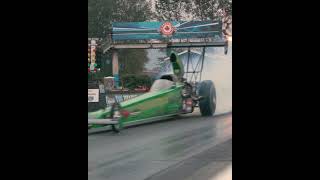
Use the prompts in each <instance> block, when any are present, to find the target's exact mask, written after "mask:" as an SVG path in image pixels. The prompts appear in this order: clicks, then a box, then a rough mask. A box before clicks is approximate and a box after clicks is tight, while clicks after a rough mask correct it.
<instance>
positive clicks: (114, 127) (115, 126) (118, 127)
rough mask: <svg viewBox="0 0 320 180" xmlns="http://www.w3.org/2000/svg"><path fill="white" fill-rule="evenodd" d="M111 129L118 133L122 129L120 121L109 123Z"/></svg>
mask: <svg viewBox="0 0 320 180" xmlns="http://www.w3.org/2000/svg"><path fill="white" fill-rule="evenodd" d="M111 129H112V131H113V132H115V133H119V132H120V130H121V129H122V124H121V123H120V122H119V123H117V124H112V125H111Z"/></svg>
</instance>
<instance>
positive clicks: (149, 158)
mask: <svg viewBox="0 0 320 180" xmlns="http://www.w3.org/2000/svg"><path fill="white" fill-rule="evenodd" d="M230 167H232V113H228V114H224V115H218V116H215V117H201V116H200V115H199V113H193V114H190V115H186V116H182V117H179V118H176V119H172V120H166V121H162V122H157V123H152V124H146V125H140V126H136V127H131V128H127V129H124V130H123V131H122V132H121V133H120V134H114V133H112V132H110V131H103V130H102V131H101V130H99V131H96V132H89V133H88V180H102V179H103V180H106V179H110V180H128V179H130V180H144V179H148V180H160V179H166V180H171V179H172V180H173V179H174V180H180V179H181V180H182V179H185V180H205V179H212V180H213V179H219V178H215V177H218V176H220V175H221V172H223V171H225V170H226V169H228V168H229V169H230ZM219 173H220V174H219ZM227 174H228V177H229V176H231V171H228V173H227ZM228 179H229V178H228Z"/></svg>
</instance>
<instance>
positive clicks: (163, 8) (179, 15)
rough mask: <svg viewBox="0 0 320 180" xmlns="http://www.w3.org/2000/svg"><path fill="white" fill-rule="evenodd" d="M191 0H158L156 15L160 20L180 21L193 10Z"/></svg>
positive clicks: (156, 2)
mask: <svg viewBox="0 0 320 180" xmlns="http://www.w3.org/2000/svg"><path fill="white" fill-rule="evenodd" d="M191 5H192V4H191V0H156V1H155V7H156V12H155V17H156V19H157V20H159V21H180V20H183V19H186V18H187V17H188V15H190V12H191Z"/></svg>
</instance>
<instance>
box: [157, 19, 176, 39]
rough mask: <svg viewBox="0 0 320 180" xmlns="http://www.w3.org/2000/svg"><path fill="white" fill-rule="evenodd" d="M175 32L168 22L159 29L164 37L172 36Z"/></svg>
mask: <svg viewBox="0 0 320 180" xmlns="http://www.w3.org/2000/svg"><path fill="white" fill-rule="evenodd" d="M175 31H176V28H175V27H174V26H173V25H172V24H171V23H170V22H165V23H163V24H162V25H161V27H160V33H161V34H163V35H166V36H170V35H172V34H173V33H174V32H175Z"/></svg>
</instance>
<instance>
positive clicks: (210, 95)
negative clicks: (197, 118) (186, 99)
mask: <svg viewBox="0 0 320 180" xmlns="http://www.w3.org/2000/svg"><path fill="white" fill-rule="evenodd" d="M199 95H200V96H201V97H202V98H201V99H200V101H199V107H200V112H201V115H202V116H213V115H214V113H215V110H216V89H215V87H214V84H213V82H212V81H210V80H205V81H202V82H201V84H200V88H199Z"/></svg>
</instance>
